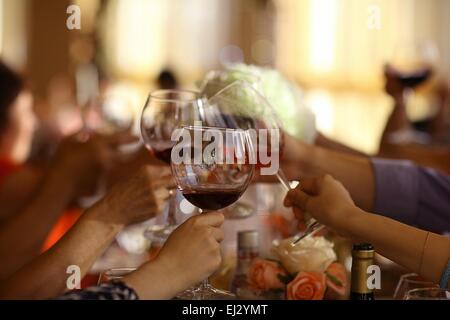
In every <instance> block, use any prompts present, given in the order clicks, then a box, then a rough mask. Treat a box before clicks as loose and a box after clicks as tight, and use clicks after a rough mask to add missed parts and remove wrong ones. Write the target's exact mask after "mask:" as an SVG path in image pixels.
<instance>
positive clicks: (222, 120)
mask: <svg viewBox="0 0 450 320" xmlns="http://www.w3.org/2000/svg"><path fill="white" fill-rule="evenodd" d="M208 106H210V107H212V108H210V109H209V110H208V108H206V110H204V111H203V112H202V119H203V120H204V122H205V123H206V125H210V123H214V124H215V125H217V124H220V126H222V127H226V128H235V129H236V128H239V129H244V130H250V129H251V130H253V131H252V132H253V133H254V134H255V135H256V137H254V138H255V139H254V140H255V143H254V145H255V146H257V148H256V149H257V161H256V168H257V169H260V170H261V174H275V175H276V176H277V178H278V180H279V181H280V182H281V184H282V185H283V187H284V188H285V189H286V191H289V190H290V189H291V186H290V183H289V181H288V179H287V178H286V176H285V174H284V172H283V170H282V169H281V167H280V160H281V158H282V156H283V149H284V135H283V130H282V125H281V122H280V120H279V118H278V117H277V115H276V113H275V111H274V109H273V107H272V106H271V105H270V103H269V102H268V101H267V100H266V99H265V98H264V97H263V96H262V95H261V94H260V93H259V92H258V90H257V89H255V86H254V85H252V84H250V83H248V82H247V81H246V80H238V81H234V82H232V83H231V84H228V85H226V86H225V87H224V88H222V90H220V91H218V92H217V93H216V94H215V95H214V96H212V97H210V98H209V100H208ZM264 136H265V137H264ZM268 158H269V159H268ZM268 160H269V161H268ZM272 161H274V162H275V163H272ZM271 165H273V166H274V168H276V169H275V170H274V168H271ZM306 220H307V226H306V230H305V231H304V232H303V233H302V234H301V235H298V236H296V237H295V240H294V242H293V244H296V243H297V242H298V241H300V240H301V239H303V238H304V237H306V236H309V235H312V234H314V233H316V232H318V231H319V230H321V229H323V228H324V226H323V225H321V224H320V223H318V222H317V221H316V220H315V219H313V218H311V217H307V219H306Z"/></svg>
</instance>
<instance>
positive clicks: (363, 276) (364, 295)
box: [350, 243, 375, 300]
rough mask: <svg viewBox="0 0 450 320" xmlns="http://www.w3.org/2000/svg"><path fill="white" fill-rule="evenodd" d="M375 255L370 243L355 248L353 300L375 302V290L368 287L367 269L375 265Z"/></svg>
mask: <svg viewBox="0 0 450 320" xmlns="http://www.w3.org/2000/svg"><path fill="white" fill-rule="evenodd" d="M374 254H375V251H374V249H373V246H372V245H371V244H369V243H361V244H355V245H354V246H353V250H352V275H351V277H352V279H351V283H352V284H351V290H350V299H351V300H374V294H373V289H371V288H369V287H368V285H367V277H368V273H367V268H368V267H369V266H371V265H372V264H373V257H374Z"/></svg>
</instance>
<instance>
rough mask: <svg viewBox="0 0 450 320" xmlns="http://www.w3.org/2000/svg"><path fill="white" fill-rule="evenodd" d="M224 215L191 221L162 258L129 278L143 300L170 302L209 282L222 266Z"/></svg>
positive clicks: (168, 244) (170, 242)
mask: <svg viewBox="0 0 450 320" xmlns="http://www.w3.org/2000/svg"><path fill="white" fill-rule="evenodd" d="M223 221H224V216H223V215H222V214H220V213H207V214H201V215H197V216H194V217H191V218H190V219H188V220H187V221H186V222H184V223H183V224H182V225H181V226H179V227H178V228H177V229H176V230H175V231H174V232H173V233H172V235H171V236H170V237H169V239H168V240H167V241H166V243H165V245H164V247H163V248H162V249H161V251H160V253H159V254H158V257H157V258H156V259H155V260H153V261H151V262H149V263H147V264H145V265H144V266H142V267H141V268H140V269H139V270H137V271H136V272H134V273H133V274H131V275H129V276H127V277H126V278H125V282H126V283H127V284H129V285H130V286H131V287H132V288H134V290H136V292H137V293H138V295H139V297H140V298H141V299H170V298H172V297H174V296H175V295H176V294H177V293H179V292H182V291H183V290H185V289H187V288H189V287H190V286H192V285H194V284H197V283H199V282H200V281H202V280H204V279H206V278H207V277H208V276H210V275H211V274H212V273H213V272H214V271H216V270H217V269H218V268H219V266H220V264H221V262H222V258H221V254H220V244H219V243H220V242H221V241H222V240H223V237H224V234H223V231H222V230H221V229H220V228H219V227H220V226H221V225H222V223H223Z"/></svg>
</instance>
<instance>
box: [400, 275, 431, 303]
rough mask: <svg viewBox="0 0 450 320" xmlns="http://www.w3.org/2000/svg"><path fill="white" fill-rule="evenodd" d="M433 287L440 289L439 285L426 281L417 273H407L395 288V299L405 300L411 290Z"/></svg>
mask: <svg viewBox="0 0 450 320" xmlns="http://www.w3.org/2000/svg"><path fill="white" fill-rule="evenodd" d="M431 287H436V288H439V286H438V285H437V284H434V283H432V282H430V281H426V280H424V279H423V278H421V277H420V276H419V275H418V274H416V273H407V274H404V275H402V276H401V277H400V280H399V282H398V284H397V287H396V288H395V292H394V299H396V300H403V299H405V298H406V294H407V293H408V291H410V290H413V289H420V288H431Z"/></svg>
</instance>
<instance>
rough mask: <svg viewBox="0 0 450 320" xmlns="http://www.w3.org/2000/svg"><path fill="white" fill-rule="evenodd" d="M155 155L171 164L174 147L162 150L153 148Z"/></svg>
mask: <svg viewBox="0 0 450 320" xmlns="http://www.w3.org/2000/svg"><path fill="white" fill-rule="evenodd" d="M152 152H153V155H154V156H155V157H156V158H158V159H159V160H161V161H164V162H165V163H167V164H170V159H171V154H172V148H167V149H162V150H154V149H152Z"/></svg>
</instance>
